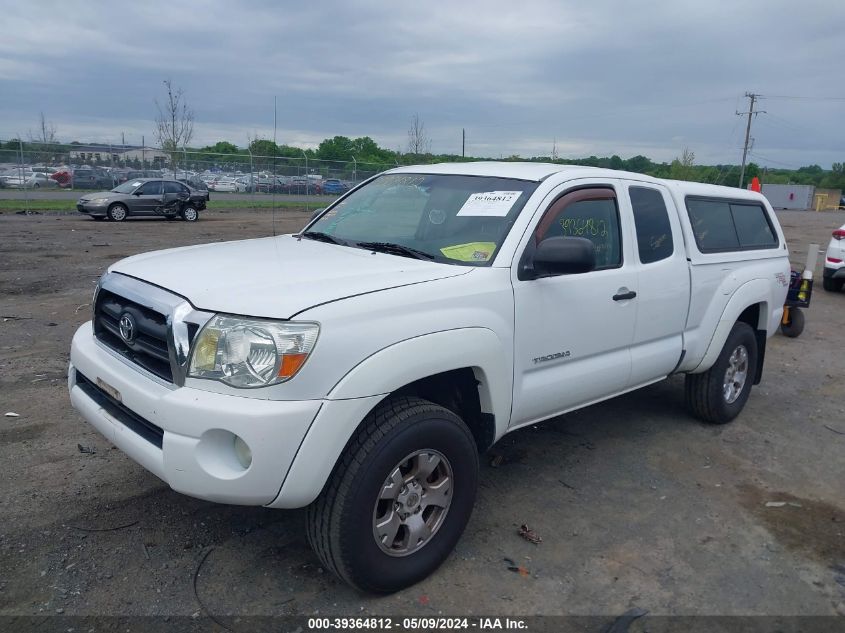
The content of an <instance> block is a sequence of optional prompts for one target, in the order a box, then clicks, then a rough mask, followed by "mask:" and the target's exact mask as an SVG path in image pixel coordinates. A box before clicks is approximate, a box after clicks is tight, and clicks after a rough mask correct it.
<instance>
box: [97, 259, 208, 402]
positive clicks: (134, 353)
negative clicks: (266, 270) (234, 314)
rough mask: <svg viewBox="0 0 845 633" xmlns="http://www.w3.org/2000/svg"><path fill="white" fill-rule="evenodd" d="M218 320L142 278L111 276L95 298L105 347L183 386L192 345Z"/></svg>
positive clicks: (105, 277) (99, 337) (99, 332)
mask: <svg viewBox="0 0 845 633" xmlns="http://www.w3.org/2000/svg"><path fill="white" fill-rule="evenodd" d="M212 316H213V314H212V313H210V312H203V311H200V310H195V309H194V307H193V306H192V305H191V304H190V303H189V302H188V301H187V300H186V299H185V298H184V297H180V296H179V295H176V294H173V293H172V292H169V291H167V290H164V289H163V288H159V287H158V286H153V285H152V284H148V283H146V282H143V281H141V280H139V279H134V278H133V277H128V276H126V275H121V274H120V273H114V272H111V273H106V274H105V275H103V277H102V278H101V279H100V281H99V283H98V284H97V292H96V293H95V296H94V336H95V337H96V338H97V340H98V341H99V342H100V343H102V344H103V345H104V346H105V347H107V348H108V349H110V350H111V351H113V352H114V353H116V354H117V355H119V356H120V357H122V358H124V359H125V360H127V361H129V362H130V363H132V364H134V365H136V366H138V367H140V368H141V369H143V370H145V371H147V372H149V373H150V374H152V375H153V376H155V377H157V378H159V379H161V380H163V381H165V382H167V383H170V384H173V385H175V386H177V387H179V386H182V385H184V384H185V376H186V374H187V371H188V356H189V354H190V349H191V342H192V341H193V339H194V337H195V336H196V334H197V332H198V331H199V330H200V328H202V326H203V325H205V324H206V323H207V322H208V320H209V319H210V318H211V317H212Z"/></svg>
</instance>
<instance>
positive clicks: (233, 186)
mask: <svg viewBox="0 0 845 633" xmlns="http://www.w3.org/2000/svg"><path fill="white" fill-rule="evenodd" d="M208 189H209V191H216V192H218V193H219V192H221V191H224V192H230V193H231V192H236V191H237V190H238V183H237V182H235V180H234V179H233V178H217V179H215V180H212V181H211V182H210V183H208Z"/></svg>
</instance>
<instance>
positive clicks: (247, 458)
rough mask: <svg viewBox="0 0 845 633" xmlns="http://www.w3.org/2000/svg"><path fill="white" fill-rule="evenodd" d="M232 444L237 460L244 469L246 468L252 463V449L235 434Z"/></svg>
mask: <svg viewBox="0 0 845 633" xmlns="http://www.w3.org/2000/svg"><path fill="white" fill-rule="evenodd" d="M234 446H235V457H237V458H238V462H239V463H240V465H241V466H243V469H244V470H246V469H248V468H249V467H250V465H251V464H252V451H251V450H249V446H247V443H246V442H244V441H243V440H242V439H241V438H240V437H238V436H237V435H236V436H235V438H234Z"/></svg>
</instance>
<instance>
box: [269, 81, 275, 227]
mask: <svg viewBox="0 0 845 633" xmlns="http://www.w3.org/2000/svg"><path fill="white" fill-rule="evenodd" d="M270 192H271V196H272V197H271V203H270V204H271V206H272V208H273V237H276V97H275V96H273V182H272V183H270Z"/></svg>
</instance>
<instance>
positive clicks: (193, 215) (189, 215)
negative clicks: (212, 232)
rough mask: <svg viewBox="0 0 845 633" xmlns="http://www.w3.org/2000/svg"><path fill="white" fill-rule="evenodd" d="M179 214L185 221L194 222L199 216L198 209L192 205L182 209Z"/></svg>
mask: <svg viewBox="0 0 845 633" xmlns="http://www.w3.org/2000/svg"><path fill="white" fill-rule="evenodd" d="M180 215H181V216H182V219H183V220H185V222H196V221H197V220H199V218H200V214H199V211H197V210H196V209H195V208H194V207H185V208H184V209H182V211H181V213H180Z"/></svg>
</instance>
